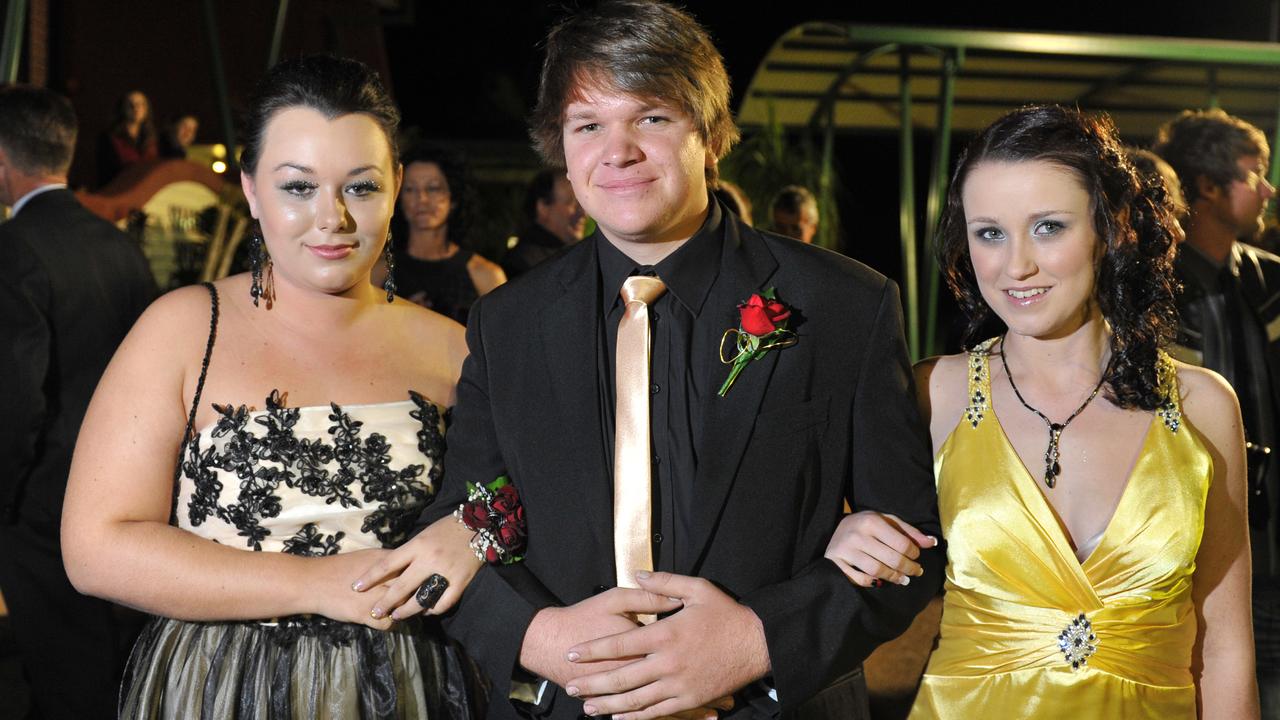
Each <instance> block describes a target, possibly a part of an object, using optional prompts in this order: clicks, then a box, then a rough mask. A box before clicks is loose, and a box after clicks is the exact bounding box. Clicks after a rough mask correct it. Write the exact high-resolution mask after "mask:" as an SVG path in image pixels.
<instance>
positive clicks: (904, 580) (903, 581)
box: [898, 575, 911, 585]
mask: <svg viewBox="0 0 1280 720" xmlns="http://www.w3.org/2000/svg"><path fill="white" fill-rule="evenodd" d="M898 584H899V585H910V584H911V578H910V577H907V576H906V575H903V576H902V579H900V580H898Z"/></svg>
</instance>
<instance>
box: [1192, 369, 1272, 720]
mask: <svg viewBox="0 0 1280 720" xmlns="http://www.w3.org/2000/svg"><path fill="white" fill-rule="evenodd" d="M1178 378H1179V381H1180V384H1181V386H1182V388H1183V389H1184V391H1185V392H1184V394H1185V396H1186V397H1185V400H1184V401H1183V406H1182V407H1183V412H1184V413H1185V414H1186V416H1187V418H1188V420H1190V422H1191V424H1192V425H1194V427H1195V428H1196V429H1197V430H1199V431H1200V433H1201V435H1202V436H1203V438H1204V439H1205V441H1206V442H1207V444H1208V445H1209V452H1210V453H1211V454H1212V456H1213V482H1212V484H1211V485H1210V486H1209V494H1208V498H1207V500H1206V502H1205V518H1204V536H1203V538H1202V539H1201V541H1200V552H1199V553H1198V554H1197V555H1196V572H1195V577H1194V580H1193V586H1192V595H1193V597H1194V599H1195V605H1196V615H1197V618H1196V619H1197V621H1198V634H1197V638H1196V647H1195V651H1194V653H1193V656H1192V666H1191V670H1192V673H1193V675H1194V676H1195V679H1196V687H1197V689H1198V701H1199V705H1200V707H1199V710H1200V717H1201V718H1233V719H1234V718H1257V717H1258V713H1259V710H1258V686H1257V681H1256V679H1255V676H1254V658H1253V625H1252V620H1251V616H1250V609H1249V606H1250V601H1249V576H1250V558H1249V522H1248V511H1247V510H1246V488H1245V457H1244V432H1243V430H1242V427H1243V426H1242V424H1241V420H1240V406H1239V403H1237V402H1236V396H1235V393H1233V392H1232V391H1231V388H1230V386H1228V385H1227V383H1226V381H1224V380H1223V379H1222V378H1221V377H1219V376H1218V375H1217V374H1215V373H1212V372H1209V371H1207V370H1203V369H1200V368H1193V367H1190V366H1183V365H1181V364H1180V365H1179V372H1178Z"/></svg>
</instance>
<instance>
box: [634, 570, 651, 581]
mask: <svg viewBox="0 0 1280 720" xmlns="http://www.w3.org/2000/svg"><path fill="white" fill-rule="evenodd" d="M636 579H637V580H648V579H649V571H647V570H641V571H640V572H638V573H636Z"/></svg>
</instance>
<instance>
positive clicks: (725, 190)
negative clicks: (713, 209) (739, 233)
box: [711, 180, 755, 227]
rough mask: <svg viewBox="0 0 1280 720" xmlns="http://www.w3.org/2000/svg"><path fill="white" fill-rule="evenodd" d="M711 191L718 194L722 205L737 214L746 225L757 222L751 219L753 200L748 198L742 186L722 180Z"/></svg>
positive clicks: (717, 196)
mask: <svg viewBox="0 0 1280 720" xmlns="http://www.w3.org/2000/svg"><path fill="white" fill-rule="evenodd" d="M711 193H712V194H713V195H715V196H716V199H717V200H719V201H720V204H721V205H724V206H725V207H726V208H728V209H729V211H730V212H732V213H733V214H734V215H737V216H738V218H739V219H740V220H742V223H743V224H744V225H746V226H748V227H750V226H752V225H754V224H755V223H753V222H752V220H751V200H749V199H748V198H747V194H746V193H744V192H743V191H742V188H740V187H738V186H737V185H736V184H734V183H731V182H729V181H728V180H721V181H720V182H719V183H718V184H717V185H716V188H715V189H714V190H712V191H711Z"/></svg>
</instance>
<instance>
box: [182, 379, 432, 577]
mask: <svg viewBox="0 0 1280 720" xmlns="http://www.w3.org/2000/svg"><path fill="white" fill-rule="evenodd" d="M409 398H410V400H412V402H413V406H414V408H413V409H412V410H410V411H409V416H410V417H412V418H413V419H414V420H417V421H418V422H419V423H420V425H421V428H420V429H419V430H418V432H417V437H418V450H419V451H420V452H421V454H422V456H423V457H424V458H426V459H428V460H430V469H429V470H428V469H427V467H426V466H425V465H423V464H409V465H406V466H404V467H399V468H396V467H392V465H391V450H392V448H391V445H390V444H389V443H388V441H387V438H386V437H385V436H384V435H382V434H381V433H378V432H366V431H365V429H364V423H363V422H362V421H359V420H356V419H354V418H352V417H351V416H350V415H348V414H347V413H346V412H345V411H344V410H343V409H342V408H341V407H340V406H338V405H337V404H336V403H334V404H330V406H329V408H330V413H329V416H328V420H329V427H328V435H329V437H330V441H329V442H326V441H325V440H324V439H309V438H305V437H301V438H300V437H298V436H297V435H296V434H295V431H294V428H295V426H296V425H297V423H298V419H299V415H300V411H299V409H298V408H286V407H284V406H283V404H282V403H281V400H280V394H279V392H278V391H272V393H271V395H270V397H268V398H267V400H266V410H265V411H264V412H261V413H251V412H249V410H248V409H247V408H246V407H244V406H240V407H234V408H233V407H231V406H229V405H216V404H215V405H213V408H214V410H216V411H217V412H218V415H219V417H218V420H217V422H216V424H215V425H214V426H213V429H212V430H211V432H210V433H209V434H210V436H211V437H212V438H213V439H216V440H219V441H220V442H219V443H216V444H214V446H213V447H208V448H204V447H202V446H201V439H202V435H201V434H197V435H196V437H194V438H193V439H192V440H191V442H190V443H189V444H188V446H187V453H186V457H185V458H183V460H182V473H183V475H185V476H186V477H187V478H189V479H190V480H191V483H192V485H193V486H194V491H193V492H192V494H191V497H190V499H189V500H188V502H187V520H188V522H189V523H190V524H191V526H192V527H199V526H200V525H201V524H203V523H204V522H205V521H206V520H208V519H209V518H210V517H217V518H218V519H219V520H221V521H223V522H225V523H227V524H228V525H230V526H233V527H234V528H235V529H236V534H237V535H239V536H240V537H243V538H244V542H245V545H246V546H248V547H250V548H252V549H254V550H261V549H262V542H263V540H265V539H266V538H267V537H269V536H270V535H271V531H270V529H268V528H267V527H265V526H264V525H263V522H262V521H263V520H266V519H270V518H276V517H279V516H280V514H281V512H282V510H283V507H282V502H281V498H280V495H279V494H278V491H279V490H280V488H281V487H288V488H292V489H293V490H295V491H297V492H300V493H302V494H304V495H306V496H308V497H312V498H317V499H321V500H323V501H324V503H325V504H328V505H332V504H337V505H339V506H340V507H342V508H361V509H365V510H367V511H368V512H367V515H366V516H365V518H364V522H363V524H362V525H361V527H360V530H361V532H365V533H369V534H371V535H373V536H374V537H376V538H377V539H378V541H379V542H381V543H382V545H383V547H393V546H396V545H399V544H400V543H401V542H403V541H404V540H406V539H407V538H408V536H409V533H410V532H411V531H412V530H413V527H414V523H415V522H416V520H417V518H418V515H419V514H420V513H421V511H422V508H423V507H425V506H426V505H427V503H429V502H430V501H431V499H432V497H433V494H434V492H435V488H437V487H439V480H440V472H441V470H440V460H441V458H442V457H443V456H444V424H443V423H444V420H446V419H447V418H444V417H442V414H441V412H440V409H439V408H438V407H437V406H436V405H435V404H434V403H432V402H431V401H430V400H427V399H426V398H424V397H423V396H421V395H419V394H418V393H415V392H410V393H409ZM251 419H252V422H250V420H251ZM217 471H221V475H220V473H219V472H217ZM228 476H233V477H234V478H235V479H236V481H237V482H238V483H239V488H238V490H237V492H236V493H235V495H234V497H233V498H229V499H230V500H231V501H230V502H225V501H226V500H227V499H228V498H224V490H225V489H226V488H225V487H224V478H227V477H228ZM344 536H345V533H343V532H335V533H332V534H325V533H324V532H322V531H321V529H320V527H318V526H317V525H316V524H315V523H307V524H305V525H303V526H302V527H301V528H300V529H299V530H298V531H297V532H296V533H295V534H294V535H293V536H292V537H290V538H288V539H286V540H285V541H284V545H283V550H284V552H287V553H292V554H295V555H305V556H312V557H319V556H325V555H333V554H336V553H338V552H340V551H341V548H342V540H343V537H344Z"/></svg>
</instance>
